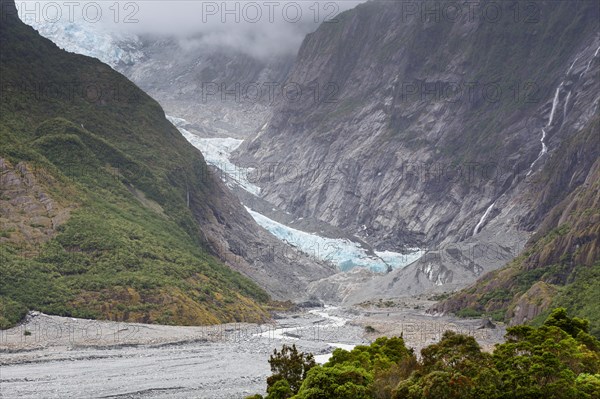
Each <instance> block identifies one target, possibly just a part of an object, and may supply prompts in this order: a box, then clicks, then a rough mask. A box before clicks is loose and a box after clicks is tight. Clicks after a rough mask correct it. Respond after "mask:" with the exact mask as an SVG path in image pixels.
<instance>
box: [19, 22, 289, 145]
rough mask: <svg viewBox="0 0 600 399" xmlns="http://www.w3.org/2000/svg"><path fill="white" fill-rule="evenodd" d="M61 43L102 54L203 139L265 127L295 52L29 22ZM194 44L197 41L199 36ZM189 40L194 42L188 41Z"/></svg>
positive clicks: (71, 24)
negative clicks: (265, 52) (254, 52)
mask: <svg viewBox="0 0 600 399" xmlns="http://www.w3.org/2000/svg"><path fill="white" fill-rule="evenodd" d="M25 21H26V22H28V23H30V24H31V26H33V27H34V28H35V29H36V30H38V31H39V32H40V34H41V35H42V36H44V37H47V38H49V39H51V40H52V41H53V42H54V43H56V44H57V45H58V46H59V47H61V48H63V49H65V50H67V51H71V52H75V53H78V54H83V55H88V56H91V57H95V58H98V59H100V60H101V61H103V62H105V63H107V64H109V65H110V66H112V67H113V68H114V69H116V70H117V71H119V72H121V73H123V74H124V75H125V76H127V77H128V78H129V79H131V80H132V81H133V82H135V83H136V84H137V85H138V86H139V87H140V88H141V89H142V90H144V91H145V92H146V93H148V94H150V95H151V96H152V97H153V98H154V99H156V100H157V101H158V102H159V103H160V104H161V105H162V106H163V107H164V108H165V109H166V110H167V113H169V114H171V115H176V116H178V117H180V118H184V119H186V120H187V121H189V122H191V123H192V125H191V126H189V127H188V128H189V129H190V130H191V131H193V132H194V133H197V134H200V135H201V136H202V137H213V136H214V137H221V136H226V137H238V138H241V137H244V136H245V135H247V134H249V133H251V132H253V131H255V130H257V129H258V128H259V127H260V126H262V125H264V123H265V121H266V119H267V116H268V113H269V110H270V106H271V105H272V103H273V101H274V100H275V94H276V93H277V92H278V91H279V90H280V88H279V90H278V87H277V86H276V85H279V86H280V85H281V84H282V83H283V82H284V81H285V78H286V76H287V74H288V73H289V70H290V68H291V66H292V64H293V61H294V57H293V55H273V56H270V57H263V58H257V57H253V56H250V55H247V54H244V53H241V52H240V51H236V50H235V49H229V48H227V47H219V46H216V45H208V44H200V43H196V41H195V40H194V37H188V38H186V39H185V40H183V39H181V38H178V37H174V36H168V35H150V34H141V35H138V34H134V33H119V32H108V31H105V30H103V29H102V28H101V27H98V26H95V25H94V24H90V23H84V22H69V21H57V22H55V23H49V22H48V21H40V20H27V19H25ZM198 41H199V40H198ZM190 43H192V44H190Z"/></svg>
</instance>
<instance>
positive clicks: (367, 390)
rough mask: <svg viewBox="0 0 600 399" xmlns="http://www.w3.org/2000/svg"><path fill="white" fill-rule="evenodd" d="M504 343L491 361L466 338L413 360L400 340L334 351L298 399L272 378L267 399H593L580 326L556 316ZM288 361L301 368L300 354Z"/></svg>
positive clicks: (583, 324)
mask: <svg viewBox="0 0 600 399" xmlns="http://www.w3.org/2000/svg"><path fill="white" fill-rule="evenodd" d="M505 338H506V342H505V343H503V344H498V345H496V348H495V350H494V352H493V353H491V354H490V353H486V352H483V351H482V350H481V348H480V346H479V345H478V343H477V342H476V341H475V339H474V338H473V337H470V336H465V335H461V334H457V333H454V332H451V331H447V332H445V333H444V334H443V336H442V339H441V340H440V342H438V343H436V344H433V345H430V346H428V347H426V348H424V349H423V350H422V351H421V358H420V360H418V359H417V358H416V356H415V354H414V353H413V351H412V350H411V349H407V348H406V346H405V344H404V340H403V339H402V338H385V337H383V338H379V339H377V340H376V341H375V342H374V343H372V344H371V345H369V346H357V347H356V348H355V349H353V350H352V351H350V352H348V351H345V350H343V349H336V350H335V351H334V353H333V356H332V357H331V359H330V360H329V361H328V362H327V363H325V364H324V365H322V366H312V367H310V370H309V371H308V373H307V374H306V377H305V378H303V381H302V384H301V385H300V388H299V390H298V392H297V393H296V392H294V391H292V390H291V389H289V387H290V384H289V383H288V382H287V381H285V380H282V379H281V378H280V376H279V378H278V379H277V384H275V385H272V386H271V387H270V388H272V389H270V390H269V391H268V395H267V397H266V399H275V398H277V399H285V398H293V399H320V398H337V399H345V398H348V399H361V398H365V399H366V398H369V399H370V398H376V399H425V398H428V399H434V398H435V399H451V398H457V399H459V398H460V399H469V398H472V399H480V398H486V399H521V398H522V399H525V398H528V399H530V398H540V399H541V398H556V399H566V398H573V399H575V398H582V399H583V398H588V399H593V398H598V397H599V393H600V342H599V341H598V340H597V339H596V338H594V337H593V336H591V335H590V334H589V322H588V321H587V320H583V319H579V318H576V317H574V318H570V317H568V315H567V313H566V310H565V309H563V308H558V309H555V310H554V311H553V312H552V313H551V314H550V315H549V317H548V318H547V319H546V321H545V322H544V323H543V325H542V326H540V327H539V328H535V327H530V326H515V327H511V328H509V329H508V330H507V333H506V336H505ZM284 349H285V348H284ZM294 358H295V359H296V364H297V367H298V368H300V367H301V366H302V363H303V361H304V359H305V357H304V354H296V355H295V357H294ZM288 360H291V358H289V357H288ZM287 367H288V368H291V367H292V366H291V365H289V364H288V366H287ZM296 375H297V374H296ZM294 384H297V383H296V381H294ZM275 387H277V388H275ZM252 398H254V399H258V398H261V396H260V395H255V396H253V397H252Z"/></svg>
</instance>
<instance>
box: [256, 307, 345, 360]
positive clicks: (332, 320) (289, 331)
mask: <svg viewBox="0 0 600 399" xmlns="http://www.w3.org/2000/svg"><path fill="white" fill-rule="evenodd" d="M337 309H338V308H337V307H336V306H329V305H325V308H324V309H322V310H321V309H313V310H309V312H308V313H310V314H313V315H316V316H319V317H322V318H323V319H324V321H325V322H324V323H320V324H319V329H320V330H328V329H338V328H342V327H344V326H345V325H346V323H347V322H348V321H349V320H348V319H346V318H344V317H339V316H333V315H332V314H331V313H332V312H334V311H335V310H337ZM313 329H314V326H311V325H304V326H298V327H281V328H277V329H274V330H269V331H265V332H261V333H257V334H254V336H258V337H262V338H268V339H280V340H299V339H300V336H302V333H303V332H306V331H307V330H313ZM308 335H309V336H311V335H314V332H311V331H309V332H308ZM327 345H329V346H330V347H333V348H342V349H345V350H348V351H350V350H352V349H354V347H355V346H356V345H354V344H348V343H339V342H327ZM331 355H332V353H325V354H321V355H316V356H315V361H316V362H317V363H320V364H323V363H325V362H327V361H328V360H329V358H330V357H331Z"/></svg>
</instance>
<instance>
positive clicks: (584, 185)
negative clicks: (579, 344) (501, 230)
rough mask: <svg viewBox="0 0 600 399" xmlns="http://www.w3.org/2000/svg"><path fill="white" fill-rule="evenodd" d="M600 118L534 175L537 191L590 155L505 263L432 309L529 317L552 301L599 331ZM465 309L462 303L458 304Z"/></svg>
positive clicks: (549, 187)
mask: <svg viewBox="0 0 600 399" xmlns="http://www.w3.org/2000/svg"><path fill="white" fill-rule="evenodd" d="M599 129H600V118H599V117H598V115H597V114H596V116H595V119H594V120H593V121H592V122H591V123H590V124H588V125H587V126H585V127H584V128H583V129H581V130H580V131H579V132H577V133H576V134H575V135H573V137H571V138H569V139H568V140H566V141H565V142H564V143H562V145H561V147H560V149H559V151H557V154H556V156H555V157H554V158H553V159H551V160H549V161H548V164H547V165H546V168H545V169H546V170H544V173H542V174H541V176H540V179H541V182H543V183H544V184H543V185H542V186H540V191H539V192H538V195H539V196H542V197H543V196H544V195H547V192H548V191H549V190H552V188H553V183H554V182H556V181H557V180H560V179H564V178H565V176H564V175H565V174H566V173H569V168H570V167H572V166H573V165H584V164H585V163H586V161H590V162H593V163H592V166H591V167H590V169H589V170H588V171H587V173H582V174H581V175H579V174H574V175H572V179H579V180H580V181H581V184H579V185H578V186H577V187H576V188H575V189H574V190H573V191H572V192H571V193H570V194H568V195H567V196H566V197H565V198H564V199H562V200H561V201H560V202H559V203H558V204H557V205H555V206H554V207H553V208H552V209H551V210H550V211H549V212H547V213H546V215H545V217H544V219H543V221H542V223H541V224H540V226H539V228H538V231H537V232H536V234H535V235H534V236H532V238H531V239H530V241H529V242H528V243H527V245H526V247H525V250H524V251H523V253H522V254H521V255H520V256H519V257H517V258H516V259H515V260H514V261H512V262H511V263H509V264H508V265H507V266H506V267H504V268H502V269H500V270H496V271H494V272H491V273H489V274H486V275H484V276H483V277H482V278H481V279H480V280H479V281H478V282H477V283H476V284H474V285H472V286H470V287H468V288H466V289H464V290H462V291H460V292H459V293H457V294H456V295H454V296H452V297H450V298H449V299H447V300H445V301H443V302H441V303H439V304H437V305H436V306H435V307H434V308H433V309H432V310H433V311H437V312H460V311H461V310H463V309H470V310H471V311H472V312H473V313H491V314H495V315H496V317H498V318H499V319H505V320H506V321H508V322H509V323H511V324H519V323H523V322H526V321H531V320H532V319H534V318H535V317H536V316H539V315H540V314H542V315H543V314H545V313H547V312H548V311H549V309H551V308H552V307H553V306H566V307H568V308H569V310H570V311H572V312H576V313H578V314H581V315H582V316H585V317H587V318H589V319H590V320H591V321H592V323H593V325H594V328H593V330H594V331H595V332H596V333H598V332H600V324H599V323H600V315H599V314H598V312H597V306H596V305H595V304H596V303H597V300H598V299H600V298H599V297H598V295H600V287H599V280H598V279H597V274H598V273H599V271H600V211H599V210H600V138H599V137H598V131H599ZM592 304H593V305H592ZM463 311H464V310H463Z"/></svg>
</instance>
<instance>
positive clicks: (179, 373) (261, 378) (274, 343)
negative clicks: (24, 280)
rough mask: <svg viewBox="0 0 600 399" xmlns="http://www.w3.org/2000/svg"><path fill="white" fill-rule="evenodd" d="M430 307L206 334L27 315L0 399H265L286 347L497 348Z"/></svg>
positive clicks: (8, 351)
mask: <svg viewBox="0 0 600 399" xmlns="http://www.w3.org/2000/svg"><path fill="white" fill-rule="evenodd" d="M429 304H431V303H430V302H426V301H418V300H414V299H410V300H407V301H396V302H395V303H393V304H392V303H391V302H387V303H375V304H371V305H368V306H361V307H352V308H336V307H325V308H324V309H323V308H320V309H312V310H308V311H303V312H297V313H286V314H282V315H279V316H277V318H276V320H275V323H274V324H270V325H256V324H244V323H239V324H226V325H219V326H207V327H181V326H161V325H145V324H136V323H119V322H106V321H93V320H82V319H72V318H65V317H57V316H48V315H44V314H39V313H32V314H30V315H29V316H28V318H27V320H26V321H25V322H24V323H23V324H22V325H20V326H18V327H15V328H13V329H10V330H5V331H0V397H1V398H17V397H19V398H65V397H79V398H90V397H93V398H210V399H213V398H214V399H220V398H243V397H245V396H247V395H250V394H254V393H264V391H265V389H266V377H267V376H268V375H270V370H269V364H268V358H269V355H270V354H271V353H272V351H273V349H276V348H277V349H280V348H281V346H282V344H283V343H288V344H292V343H295V344H296V345H297V346H298V347H299V348H300V349H301V350H302V351H309V352H312V353H314V354H315V355H316V359H317V361H318V362H324V361H326V359H327V358H328V357H329V354H330V353H331V352H332V350H333V349H334V348H335V347H342V348H344V349H351V348H352V347H353V346H354V345H359V344H363V343H365V344H366V343H369V342H371V341H373V340H374V339H375V338H377V337H378V336H381V335H386V336H392V335H400V334H401V333H402V334H403V336H404V338H405V340H406V342H407V346H410V347H414V348H415V349H416V351H417V352H418V351H420V349H421V348H422V347H424V346H426V345H429V344H430V343H433V342H436V341H437V340H438V339H439V337H440V336H441V333H442V332H443V331H444V330H447V329H452V330H455V331H459V332H462V333H466V334H471V335H474V336H475V337H476V338H477V340H478V341H479V342H480V344H481V345H482V346H483V347H484V348H486V349H488V350H489V349H491V348H493V344H494V343H497V342H501V341H502V337H503V335H504V328H503V327H501V326H499V327H498V328H496V329H478V327H479V326H480V325H481V320H463V319H454V318H449V317H436V316H431V315H427V314H425V312H424V309H425V308H426V307H427V305H429ZM367 326H370V328H365V327H367ZM373 330H374V331H373ZM26 331H27V332H26ZM367 331H370V332H367ZM26 334H27V335H26Z"/></svg>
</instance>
